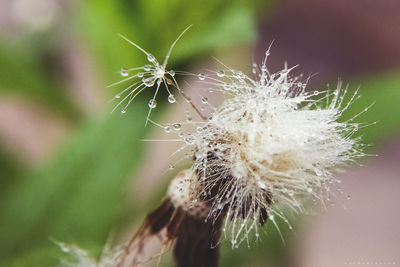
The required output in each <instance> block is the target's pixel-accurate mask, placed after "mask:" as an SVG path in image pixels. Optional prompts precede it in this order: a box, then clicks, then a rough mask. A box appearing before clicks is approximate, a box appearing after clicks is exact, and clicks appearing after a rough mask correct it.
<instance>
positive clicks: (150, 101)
mask: <svg viewBox="0 0 400 267" xmlns="http://www.w3.org/2000/svg"><path fill="white" fill-rule="evenodd" d="M148 105H149V108H151V109H153V108H155V107H157V102H156V100H155V99H150V100H149V104H148Z"/></svg>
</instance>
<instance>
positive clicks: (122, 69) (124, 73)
mask: <svg viewBox="0 0 400 267" xmlns="http://www.w3.org/2000/svg"><path fill="white" fill-rule="evenodd" d="M119 73H120V74H121V76H123V77H126V76H128V74H129V73H128V70H127V69H125V68H121V70H120V71H119Z"/></svg>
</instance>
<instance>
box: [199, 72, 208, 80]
mask: <svg viewBox="0 0 400 267" xmlns="http://www.w3.org/2000/svg"><path fill="white" fill-rule="evenodd" d="M197 77H198V78H199V80H201V81H203V80H204V79H205V78H206V75H205V74H204V73H199V75H197Z"/></svg>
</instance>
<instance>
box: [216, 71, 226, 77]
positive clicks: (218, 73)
mask: <svg viewBox="0 0 400 267" xmlns="http://www.w3.org/2000/svg"><path fill="white" fill-rule="evenodd" d="M217 76H218V77H224V76H225V71H224V70H219V71H217Z"/></svg>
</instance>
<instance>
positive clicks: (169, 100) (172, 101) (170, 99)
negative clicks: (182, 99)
mask: <svg viewBox="0 0 400 267" xmlns="http://www.w3.org/2000/svg"><path fill="white" fill-rule="evenodd" d="M168 102H169V103H171V104H172V103H175V102H176V99H175V97H174V95H169V96H168Z"/></svg>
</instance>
